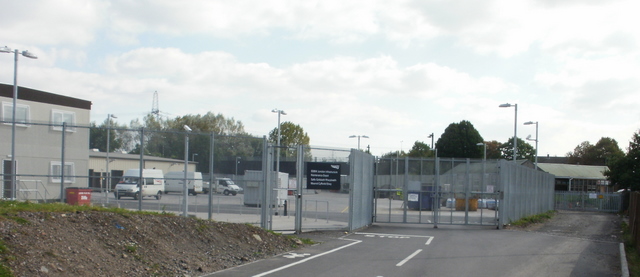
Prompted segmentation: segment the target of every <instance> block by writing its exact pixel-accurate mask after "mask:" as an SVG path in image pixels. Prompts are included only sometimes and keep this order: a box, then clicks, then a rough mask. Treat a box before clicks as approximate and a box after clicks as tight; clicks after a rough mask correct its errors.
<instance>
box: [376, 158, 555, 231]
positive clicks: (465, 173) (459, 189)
mask: <svg viewBox="0 0 640 277" xmlns="http://www.w3.org/2000/svg"><path fill="white" fill-rule="evenodd" d="M553 180H554V179H553V176H552V175H550V174H547V173H544V172H540V171H536V170H534V169H531V168H527V167H524V166H520V165H517V164H515V163H512V162H508V161H505V160H486V161H483V160H471V159H451V158H436V159H433V158H432V159H410V158H401V159H398V158H395V159H394V158H385V159H379V160H377V162H376V176H375V213H374V216H375V221H376V222H395V223H424V224H434V225H435V226H437V225H438V224H465V225H494V226H498V227H500V226H501V224H499V223H500V222H507V223H508V222H511V221H515V220H518V219H519V218H521V217H524V216H528V215H533V214H537V213H540V212H544V211H548V210H551V209H553V201H552V199H553Z"/></svg>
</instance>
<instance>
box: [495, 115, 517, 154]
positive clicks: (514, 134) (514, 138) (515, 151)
mask: <svg viewBox="0 0 640 277" xmlns="http://www.w3.org/2000/svg"><path fill="white" fill-rule="evenodd" d="M498 107H500V108H509V107H514V108H515V119H514V121H513V161H514V162H515V161H516V159H517V157H518V104H509V103H506V104H500V106H498Z"/></svg>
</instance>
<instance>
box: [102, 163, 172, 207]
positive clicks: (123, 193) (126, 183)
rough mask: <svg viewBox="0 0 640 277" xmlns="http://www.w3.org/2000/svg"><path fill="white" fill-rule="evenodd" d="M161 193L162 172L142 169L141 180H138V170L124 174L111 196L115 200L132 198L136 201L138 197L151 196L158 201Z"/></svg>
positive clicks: (129, 170)
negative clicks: (113, 196)
mask: <svg viewBox="0 0 640 277" xmlns="http://www.w3.org/2000/svg"><path fill="white" fill-rule="evenodd" d="M140 186H142V193H140ZM163 191H164V175H163V174H162V170H159V169H143V170H142V180H140V169H137V168H134V169H128V170H127V171H125V172H124V174H123V175H122V179H120V182H118V184H117V185H116V189H115V190H114V191H113V194H114V195H115V197H116V199H120V198H121V197H133V199H135V200H137V199H138V198H139V197H147V196H152V197H155V198H156V199H158V200H160V198H162V192H163Z"/></svg>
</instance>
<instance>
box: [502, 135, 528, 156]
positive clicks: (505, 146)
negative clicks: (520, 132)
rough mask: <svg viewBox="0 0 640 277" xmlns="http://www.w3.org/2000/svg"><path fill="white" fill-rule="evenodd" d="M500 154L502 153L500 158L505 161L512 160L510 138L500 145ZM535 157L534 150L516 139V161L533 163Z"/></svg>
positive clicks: (511, 141) (511, 139)
mask: <svg viewBox="0 0 640 277" xmlns="http://www.w3.org/2000/svg"><path fill="white" fill-rule="evenodd" d="M499 149H500V152H501V153H502V158H503V159H505V160H513V137H511V138H510V139H509V140H507V142H505V143H502V144H500V148H499ZM535 157H536V149H535V148H534V147H533V146H531V144H529V143H528V142H525V141H524V140H522V139H520V138H518V156H517V157H516V160H525V159H526V160H530V161H532V162H534V161H535Z"/></svg>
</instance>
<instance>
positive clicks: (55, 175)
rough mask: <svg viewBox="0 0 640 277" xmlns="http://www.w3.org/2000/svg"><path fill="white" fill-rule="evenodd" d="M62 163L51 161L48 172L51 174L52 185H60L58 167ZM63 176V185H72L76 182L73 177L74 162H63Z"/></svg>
mask: <svg viewBox="0 0 640 277" xmlns="http://www.w3.org/2000/svg"><path fill="white" fill-rule="evenodd" d="M61 165H62V163H61V162H59V161H52V162H51V163H50V165H49V170H50V172H51V176H50V177H51V178H50V179H51V182H52V183H60V167H61ZM64 165H65V166H64V167H65V169H68V170H65V174H64V183H65V184H73V183H75V182H76V176H75V171H76V168H75V163H74V162H65V163H64Z"/></svg>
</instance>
